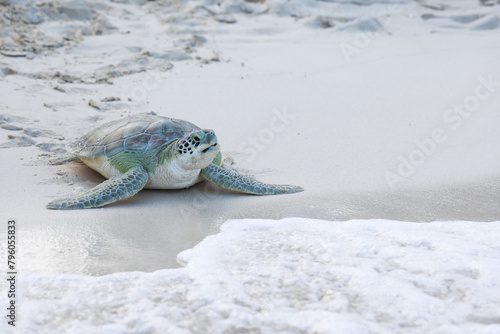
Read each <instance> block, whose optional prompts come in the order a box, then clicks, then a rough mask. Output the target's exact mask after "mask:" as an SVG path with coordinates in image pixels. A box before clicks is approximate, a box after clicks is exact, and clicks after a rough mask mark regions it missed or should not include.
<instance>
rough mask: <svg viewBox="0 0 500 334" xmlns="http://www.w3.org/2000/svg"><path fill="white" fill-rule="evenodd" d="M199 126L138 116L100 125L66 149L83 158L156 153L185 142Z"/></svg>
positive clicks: (148, 115) (144, 115) (149, 116)
mask: <svg viewBox="0 0 500 334" xmlns="http://www.w3.org/2000/svg"><path fill="white" fill-rule="evenodd" d="M198 130H200V128H199V127H197V126H196V125H194V124H192V123H189V122H186V121H182V120H178V119H174V118H168V117H162V116H157V115H150V114H137V115H134V116H131V117H126V118H124V119H120V120H117V121H113V122H109V123H106V124H103V125H101V126H100V127H98V128H96V129H95V130H93V131H91V132H89V133H87V134H86V135H85V136H83V137H82V138H80V139H79V140H77V141H75V142H72V143H69V144H68V145H67V147H66V148H67V150H68V152H70V153H72V154H75V155H77V156H82V157H96V156H104V155H105V156H107V157H113V156H115V155H116V154H118V153H120V152H123V151H125V150H129V151H153V150H155V149H157V148H158V147H160V146H161V145H163V144H165V143H167V142H169V141H171V140H173V139H180V138H184V137H185V136H186V135H188V134H189V133H191V132H193V131H198Z"/></svg>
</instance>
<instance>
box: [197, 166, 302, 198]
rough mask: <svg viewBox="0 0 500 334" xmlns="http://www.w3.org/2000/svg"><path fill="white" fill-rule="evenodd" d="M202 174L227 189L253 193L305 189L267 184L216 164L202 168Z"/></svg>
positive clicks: (294, 191)
mask: <svg viewBox="0 0 500 334" xmlns="http://www.w3.org/2000/svg"><path fill="white" fill-rule="evenodd" d="M201 175H202V176H203V177H204V178H205V179H207V180H208V181H210V182H213V183H215V184H216V185H218V186H219V187H222V188H224V189H227V190H232V191H237V192H240V193H245V194H252V195H279V194H291V193H297V192H300V191H303V190H304V189H302V188H301V187H297V186H289V185H278V184H266V183H262V182H259V181H257V180H255V179H253V178H250V177H247V176H244V175H241V174H239V173H237V172H235V171H232V170H229V169H226V168H224V167H220V166H217V165H214V164H211V165H209V166H208V167H205V168H203V169H202V170H201Z"/></svg>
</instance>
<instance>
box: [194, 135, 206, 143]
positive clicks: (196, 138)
mask: <svg viewBox="0 0 500 334" xmlns="http://www.w3.org/2000/svg"><path fill="white" fill-rule="evenodd" d="M191 138H193V140H194V142H195V143H199V142H201V140H202V139H203V138H202V137H201V134H199V133H195V134H193V135H192V136H191Z"/></svg>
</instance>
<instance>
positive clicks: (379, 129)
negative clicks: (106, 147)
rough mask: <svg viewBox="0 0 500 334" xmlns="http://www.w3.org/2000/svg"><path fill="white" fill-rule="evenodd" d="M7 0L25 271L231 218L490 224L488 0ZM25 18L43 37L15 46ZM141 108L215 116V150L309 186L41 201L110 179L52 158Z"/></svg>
mask: <svg viewBox="0 0 500 334" xmlns="http://www.w3.org/2000/svg"><path fill="white" fill-rule="evenodd" d="M369 2H370V1H369ZM20 3H21V4H16V5H11V7H9V6H4V7H0V9H1V10H2V14H3V16H4V17H5V16H6V15H7V14H9V15H11V16H10V17H11V18H10V20H11V21H10V22H7V23H8V24H10V25H7V24H6V21H5V19H4V22H3V24H4V25H3V29H4V32H2V36H1V37H2V50H3V56H1V57H2V58H0V77H1V81H0V122H1V128H0V146H1V147H2V149H0V160H1V161H2V173H1V174H0V175H1V176H0V177H1V185H2V192H1V195H0V196H1V197H0V203H2V210H1V211H2V217H3V218H2V219H3V221H6V220H7V219H8V218H11V217H13V218H16V219H17V220H18V222H19V223H18V224H19V226H20V229H19V239H20V242H21V246H20V248H19V250H20V252H21V256H20V258H21V260H20V261H21V262H20V266H21V268H22V271H24V272H29V271H41V272H48V273H76V274H88V275H102V274H106V273H112V272H117V271H134V270H139V271H153V270H157V269H160V268H169V267H175V266H178V265H177V263H176V261H175V256H176V254H178V253H179V252H180V251H182V250H184V249H187V248H191V247H193V246H194V245H196V244H197V243H199V242H200V241H201V240H202V239H203V238H204V237H206V236H207V235H209V234H213V233H217V232H218V228H219V226H220V224H222V223H223V222H224V221H226V220H227V219H230V218H272V219H278V218H283V217H309V218H321V219H326V220H331V221H340V220H349V219H356V218H367V219H371V218H383V219H391V220H404V221H415V222H424V221H434V220H441V221H442V220H450V221H454V220H470V221H477V222H482V221H495V220H500V201H499V199H500V177H499V170H500V145H498V144H499V142H500V132H499V131H498V124H500V113H499V112H498V109H499V106H500V43H499V39H498V31H499V29H500V23H499V22H500V19H499V13H500V10H499V6H493V7H482V6H479V5H478V3H477V2H475V1H456V2H446V1H441V2H439V1H434V2H422V3H421V4H419V3H417V2H409V3H406V4H405V5H401V6H400V7H399V9H398V10H397V11H396V12H394V14H393V15H392V16H391V20H388V21H387V20H386V21H384V20H383V17H382V18H378V19H376V18H375V19H374V18H373V17H372V15H371V13H372V12H373V11H375V12H378V11H380V10H388V9H387V8H388V7H387V6H388V4H385V3H378V4H375V5H373V6H354V5H341V4H337V3H335V4H326V3H321V4H316V2H314V1H312V2H307V4H301V3H300V2H297V3H295V4H294V5H293V6H292V5H290V6H287V5H285V4H283V3H282V2H280V1H276V2H270V4H253V5H252V4H247V3H244V2H239V1H233V2H228V3H226V5H227V4H229V5H227V6H226V7H224V8H217V6H209V4H210V2H209V1H206V3H205V2H204V1H199V2H191V3H188V4H185V3H183V2H181V4H179V5H177V7H176V6H172V5H171V6H168V5H167V4H166V3H163V2H161V1H158V2H147V3H146V4H142V5H136V4H134V3H133V2H132V3H131V4H118V3H111V2H110V3H105V4H100V5H88V6H87V8H89V9H88V12H85V11H82V10H77V11H75V10H72V9H75V8H76V7H78V6H79V5H78V3H76V2H68V1H59V2H58V3H59V6H55V7H50V6H49V7H43V6H40V7H39V8H38V12H36V13H34V14H33V13H31V12H30V13H31V14H30V15H31V16H29V18H30V20H35V21H37V20H41V21H42V22H39V23H38V24H35V23H33V22H32V24H31V25H30V24H26V20H27V19H26V17H28V16H27V14H26V13H28V12H29V10H28V8H31V7H30V6H29V5H26V4H25V3H24V4H23V1H20ZM87 3H88V4H91V2H87ZM138 3H140V1H138ZM370 3H371V2H370ZM231 4H232V5H231ZM312 4H314V6H316V7H314V6H313V5H312ZM422 4H424V5H422ZM443 4H444V6H445V7H443V8H441V7H439V8H433V6H434V7H436V6H441V5H443ZM16 6H17V7H16ZM75 6H76V7H75ZM200 6H202V7H200ZM242 6H250V7H248V8H247V7H244V8H243V9H245V10H244V11H243V12H242V10H241V8H242ZM328 6H330V7H328ZM332 6H333V7H332ZM13 8H17V9H16V10H17V11H16V10H14V9H13ZM40 8H41V9H40ZM54 8H56V9H54ZM57 8H59V9H57ZM60 8H63V9H60ZM30 10H31V9H30ZM261 11H262V12H265V13H263V14H259V13H260V12H261ZM18 12H20V13H24V14H23V15H24V16H23V15H21V18H19V17H17V18H16V16H15V15H14V14H16V13H18ZM248 12H250V13H248ZM16 15H17V14H16ZM37 15H38V16H37ZM58 15H59V16H58ZM75 15H76V16H75ZM82 15H83V17H82ZM23 17H24V19H23ZM16 20H17V21H16ZM374 20H375V21H374ZM377 20H378V21H377ZM233 21H237V22H235V23H227V22H233ZM14 27H17V29H18V30H17V32H16V33H14V32H13V30H11V29H13V28H14ZM19 29H21V30H19ZM22 29H25V31H24V33H25V34H27V36H37V37H30V38H31V40H30V41H26V38H25V39H24V40H23V41H24V45H22V43H21V44H20V42H19V39H20V38H21V37H22V36H21V37H20V36H19V35H22V33H23V30H22ZM19 31H21V32H19ZM16 34H17V35H16ZM30 34H31V35H30ZM14 35H15V36H17V37H16V38H17V39H16V38H13V37H12V36H14ZM8 36H9V37H8ZM21 39H22V38H21ZM460 108H461V109H460ZM467 108H468V109H467ZM468 110H470V111H468ZM151 111H154V112H156V113H157V114H159V115H162V116H169V117H174V118H180V119H185V120H188V121H190V122H193V123H194V124H196V125H198V126H200V127H203V128H212V129H214V130H215V131H216V133H217V136H218V138H219V141H220V143H221V146H222V151H223V153H224V155H225V156H226V157H229V159H228V160H226V163H227V164H228V165H229V164H232V167H233V168H236V169H238V170H240V171H241V172H243V173H249V174H251V175H254V176H255V177H256V178H258V179H259V180H262V181H266V182H272V183H289V184H297V185H300V186H302V187H303V188H304V189H305V191H304V192H303V193H300V194H294V195H288V196H275V197H253V196H244V195H238V194H232V193H228V192H224V191H220V190H217V189H215V188H213V187H211V186H207V185H206V184H199V185H197V186H195V187H193V188H190V189H187V190H182V191H142V192H140V193H139V194H138V195H136V196H135V197H133V198H131V199H129V200H126V201H123V202H120V203H117V204H115V205H110V206H109V207H105V208H102V209H94V210H83V211H50V210H46V209H45V204H46V203H48V202H49V201H51V200H53V199H55V198H59V197H62V196H65V195H68V194H75V193H78V192H81V191H83V190H84V189H88V188H91V187H92V186H95V185H96V184H98V183H99V182H102V180H103V179H102V177H100V176H99V175H98V174H96V173H94V172H93V171H91V170H90V169H89V168H87V167H86V166H84V165H79V164H68V165H64V166H51V165H49V164H48V158H49V157H50V156H51V155H54V154H56V153H57V152H60V151H62V149H63V146H64V144H65V143H66V142H68V141H69V140H72V139H73V138H75V137H78V136H80V135H83V134H84V133H86V132H87V131H89V130H90V129H92V128H94V127H96V126H98V125H100V124H102V123H104V122H106V121H110V120H114V119H118V118H120V117H123V116H126V115H130V114H135V113H139V112H151ZM1 242H2V243H3V242H4V240H2V241H1Z"/></svg>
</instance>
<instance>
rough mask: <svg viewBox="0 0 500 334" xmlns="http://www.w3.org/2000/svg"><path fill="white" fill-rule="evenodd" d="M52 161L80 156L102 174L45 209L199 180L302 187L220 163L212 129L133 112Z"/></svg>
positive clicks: (91, 204) (258, 191)
mask: <svg viewBox="0 0 500 334" xmlns="http://www.w3.org/2000/svg"><path fill="white" fill-rule="evenodd" d="M66 149H67V151H68V154H65V155H62V156H59V157H56V158H54V159H53V160H52V161H51V162H52V163H63V162H69V161H78V160H80V161H82V162H83V163H85V164H86V165H87V166H89V167H90V168H92V169H94V170H96V171H97V172H99V173H101V174H102V175H103V176H104V177H106V178H107V179H108V180H106V181H104V182H103V183H101V184H99V185H98V186H96V187H95V188H93V189H91V190H89V191H87V192H85V193H83V194H81V195H78V196H75V197H70V198H66V199H60V200H55V201H53V202H50V203H49V204H48V205H47V208H49V209H58V210H64V209H86V208H96V207H101V206H104V205H107V204H110V203H113V202H116V201H119V200H122V199H124V198H128V197H131V196H134V195H135V194H136V193H137V192H139V191H140V190H141V189H143V188H148V189H181V188H187V187H190V186H192V185H194V184H196V183H198V182H200V181H202V180H208V181H210V182H212V183H214V184H216V185H218V186H219V187H222V188H225V189H228V190H232V191H236V192H240V193H245V194H253V195H277V194H288V193H295V192H299V191H302V188H300V187H296V186H289V185H274V184H265V183H262V182H259V181H256V180H254V179H252V178H250V177H246V176H243V175H241V174H238V173H237V172H235V171H232V170H229V169H226V168H224V167H222V166H221V153H220V151H219V149H220V147H219V144H218V142H217V137H216V136H215V133H214V131H212V130H202V129H200V128H199V127H197V126H196V125H194V124H192V123H189V122H186V121H182V120H178V119H173V118H167V117H161V116H156V115H150V114H138V115H135V116H130V117H125V118H123V119H120V120H117V121H113V122H110V123H106V124H104V125H102V126H100V127H98V128H96V129H95V130H93V131H90V132H89V133H88V134H86V135H85V136H83V137H82V138H80V139H79V140H77V141H75V142H72V143H69V144H68V145H67V146H66Z"/></svg>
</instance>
